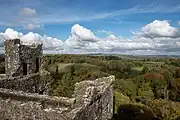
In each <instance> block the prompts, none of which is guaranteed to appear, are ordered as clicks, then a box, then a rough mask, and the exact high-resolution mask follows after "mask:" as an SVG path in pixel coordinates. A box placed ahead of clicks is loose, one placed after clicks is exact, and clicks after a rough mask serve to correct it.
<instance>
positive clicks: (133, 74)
mask: <svg viewBox="0 0 180 120" xmlns="http://www.w3.org/2000/svg"><path fill="white" fill-rule="evenodd" d="M0 66H1V68H0V73H4V58H3V57H1V59H0ZM44 68H45V69H46V70H47V71H49V72H50V73H51V75H52V77H53V78H54V80H53V81H52V82H51V87H52V94H53V95H55V96H66V97H72V94H73V91H74V85H75V83H76V82H79V81H83V80H95V79H96V78H100V77H105V76H109V75H114V76H115V78H116V80H115V82H114V101H115V106H114V110H115V115H114V118H113V119H114V120H118V119H120V120H127V119H128V120H131V119H132V120H144V119H147V120H180V59H179V58H177V57H158V56H155V57H154V56H140V57H138V56H126V55H71V54H62V55H44Z"/></svg>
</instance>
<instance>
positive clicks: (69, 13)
mask: <svg viewBox="0 0 180 120" xmlns="http://www.w3.org/2000/svg"><path fill="white" fill-rule="evenodd" d="M22 8H32V9H35V10H36V14H37V18H36V19H37V22H38V24H42V25H44V29H45V30H42V29H33V30H26V29H23V27H22V26H21V23H14V25H13V26H12V28H16V29H19V30H20V31H21V32H28V31H33V32H38V33H41V34H47V35H49V36H53V37H57V38H59V39H66V38H68V36H69V33H70V29H71V27H72V25H73V24H76V23H78V24H80V25H82V26H85V27H86V28H89V29H91V30H92V31H94V32H96V31H97V30H107V31H112V32H113V33H114V34H115V35H120V36H125V37H130V36H131V35H132V34H131V31H136V30H138V29H139V28H141V27H142V26H143V25H145V24H147V23H149V22H152V21H153V20H156V19H158V20H170V21H172V24H173V25H174V26H177V25H178V24H177V21H178V20H179V17H180V16H179V14H180V1H179V0H131V1H130V0H125V1H124V0H123V1H122V0H98V1H97V0H89V1H87V0H86V1H85V0H53V1H52V0H43V1H42V0H30V1H29V0H16V1H14V0H1V1H0V10H1V11H3V12H2V13H1V16H2V17H1V18H4V19H2V22H5V24H8V23H7V22H6V21H8V22H12V21H16V19H17V18H16V17H15V16H16V15H18V13H19V11H20V9H22ZM173 9H174V10H173ZM108 14H111V15H108ZM8 15H9V17H8ZM13 18H14V20H13ZM11 20H12V21H11ZM6 27H9V26H7V25H1V29H0V30H1V31H2V30H4V29H6ZM10 27H11V26H10ZM97 35H98V34H97ZM100 36H103V35H102V34H101V35H100Z"/></svg>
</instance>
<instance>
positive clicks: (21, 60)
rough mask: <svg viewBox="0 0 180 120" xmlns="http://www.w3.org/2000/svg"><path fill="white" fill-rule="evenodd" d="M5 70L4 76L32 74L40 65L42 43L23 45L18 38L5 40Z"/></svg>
mask: <svg viewBox="0 0 180 120" xmlns="http://www.w3.org/2000/svg"><path fill="white" fill-rule="evenodd" d="M4 47H5V71H6V76H12V77H15V76H22V75H27V74H33V73H36V72H38V71H39V69H40V68H41V67H42V54H43V52H42V44H38V45H36V44H34V45H23V44H21V41H20V39H13V40H6V41H5V43H4Z"/></svg>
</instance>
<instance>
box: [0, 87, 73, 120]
mask: <svg viewBox="0 0 180 120" xmlns="http://www.w3.org/2000/svg"><path fill="white" fill-rule="evenodd" d="M74 101H75V99H73V98H66V97H50V96H47V95H38V94H31V93H25V92H22V91H14V90H13V91H12V90H8V89H1V88H0V119H1V120H68V119H67V117H66V115H65V114H64V113H65V112H67V111H68V110H70V108H72V107H73V103H74Z"/></svg>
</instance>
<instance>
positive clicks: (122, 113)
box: [112, 104, 159, 120]
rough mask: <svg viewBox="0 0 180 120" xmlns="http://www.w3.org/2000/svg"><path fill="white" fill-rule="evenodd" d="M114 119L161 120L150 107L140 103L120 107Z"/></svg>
mask: <svg viewBox="0 0 180 120" xmlns="http://www.w3.org/2000/svg"><path fill="white" fill-rule="evenodd" d="M112 120H159V119H157V118H156V117H155V116H154V115H153V112H152V111H151V110H150V109H147V108H145V107H142V106H139V105H132V104H124V105H120V106H119V107H118V111H117V113H116V114H114V116H113V119H112Z"/></svg>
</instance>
